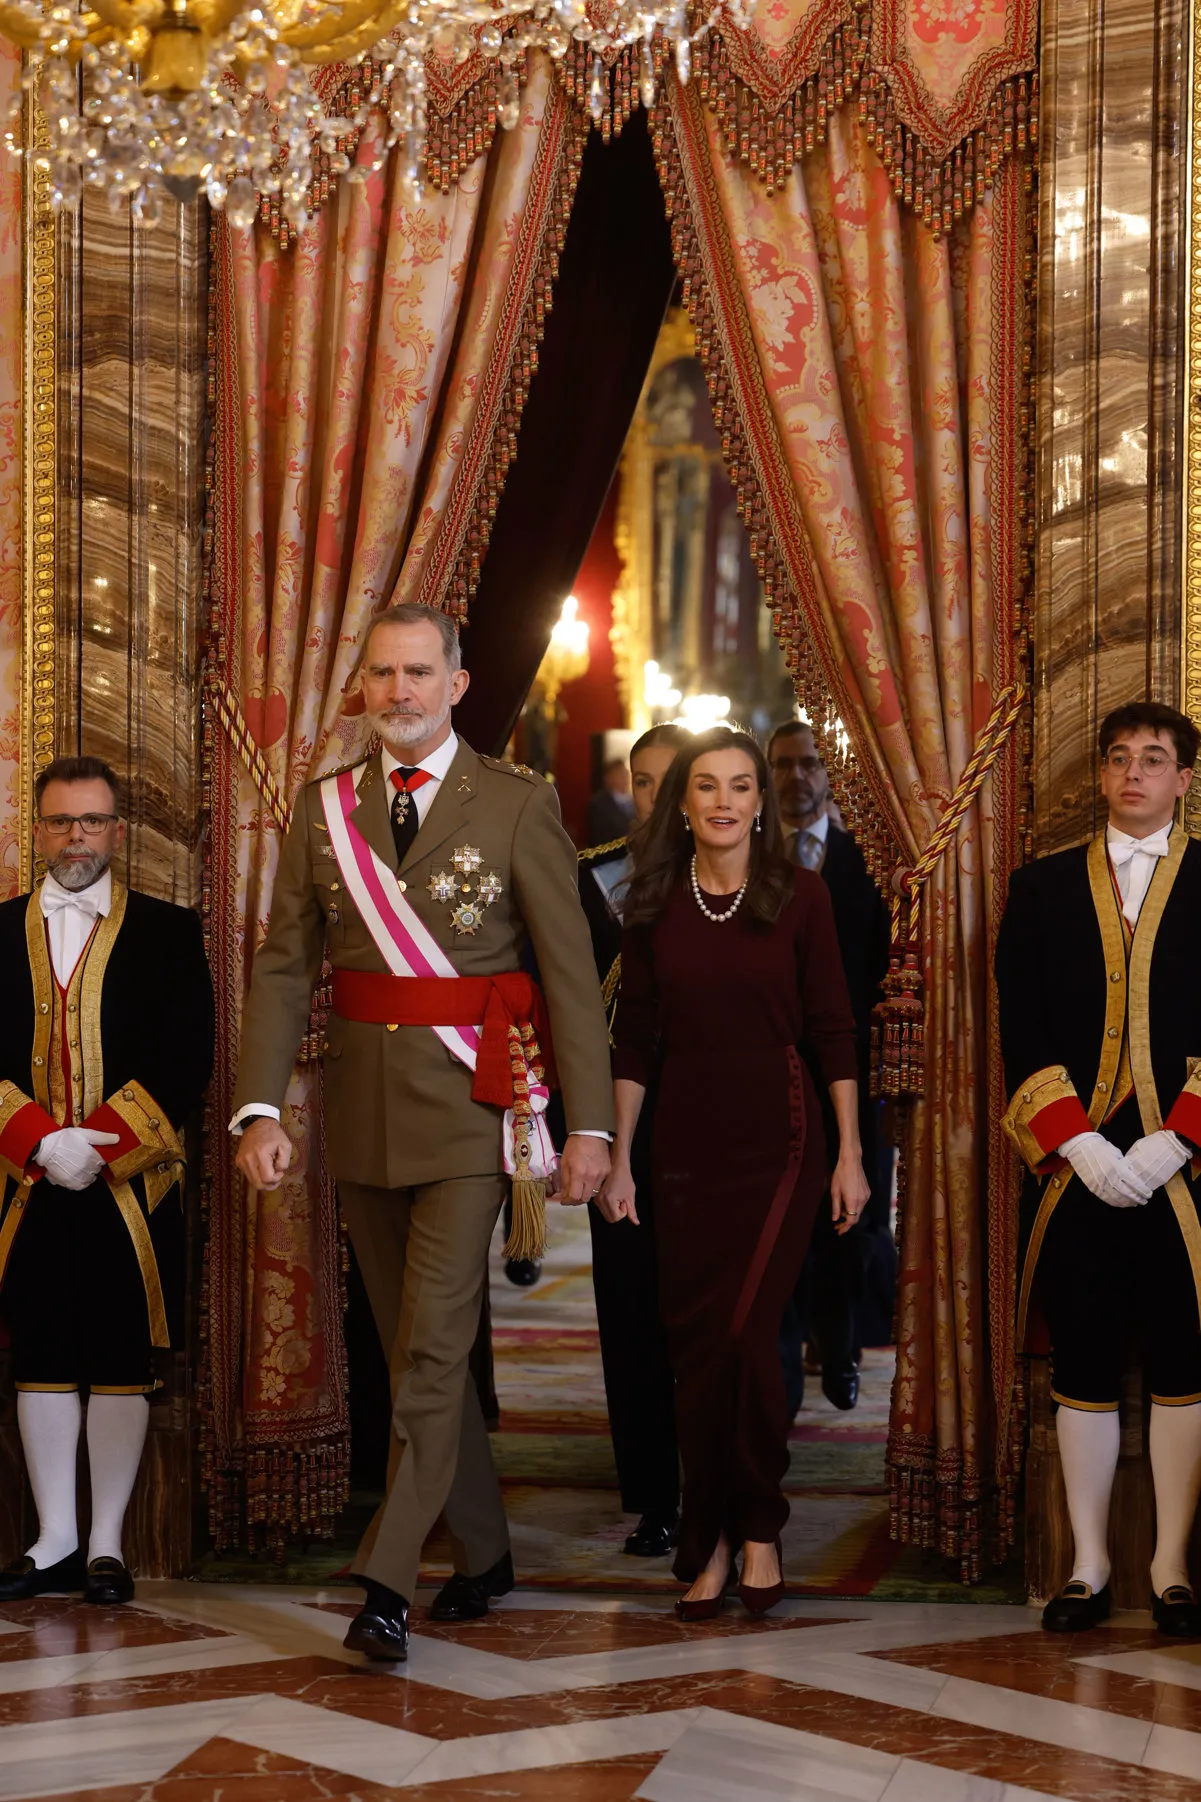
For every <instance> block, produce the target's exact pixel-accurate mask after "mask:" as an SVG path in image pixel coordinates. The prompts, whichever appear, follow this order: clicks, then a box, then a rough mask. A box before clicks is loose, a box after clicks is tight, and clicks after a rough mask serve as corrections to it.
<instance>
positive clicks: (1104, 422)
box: [1034, 0, 1188, 854]
mask: <svg viewBox="0 0 1201 1802" xmlns="http://www.w3.org/2000/svg"><path fill="white" fill-rule="evenodd" d="M1187 28H1188V15H1187V11H1186V9H1185V8H1184V7H1183V6H1182V5H1181V3H1180V0H1151V4H1150V6H1148V5H1147V4H1144V3H1138V0H1079V3H1076V4H1068V0H1044V8H1043V26H1042V29H1043V70H1042V102H1041V118H1042V133H1043V137H1042V146H1041V166H1040V176H1039V180H1040V195H1041V205H1040V226H1039V230H1040V241H1039V243H1040V247H1039V259H1040V267H1039V308H1038V310H1039V337H1038V495H1039V540H1038V557H1037V594H1036V606H1035V680H1036V691H1035V759H1034V766H1035V839H1036V850H1037V851H1038V852H1039V853H1040V854H1042V853H1045V852H1048V851H1054V850H1059V849H1061V848H1063V847H1064V846H1066V845H1072V844H1077V843H1079V842H1080V841H1081V840H1082V839H1084V838H1087V837H1088V836H1089V835H1090V834H1091V833H1092V832H1093V831H1094V830H1095V828H1096V826H1097V824H1098V812H1097V802H1096V788H1095V778H1094V767H1095V750H1094V747H1095V744H1096V728H1097V724H1098V722H1099V721H1100V719H1101V718H1102V716H1103V715H1104V714H1105V712H1106V711H1107V710H1108V709H1109V708H1110V707H1113V706H1115V705H1117V704H1118V702H1120V701H1123V700H1129V699H1132V698H1143V697H1149V698H1153V699H1156V700H1164V701H1168V702H1169V703H1171V704H1173V705H1179V692H1180V575H1181V547H1180V533H1181V513H1180V484H1181V473H1182V467H1183V446H1182V436H1181V433H1182V423H1181V403H1182V378H1183V316H1182V304H1183V211H1182V208H1183V201H1184V180H1185V172H1184V167H1183V158H1184V149H1185V120H1184V99H1185V95H1184V85H1183V70H1184V43H1185V37H1186V34H1187Z"/></svg>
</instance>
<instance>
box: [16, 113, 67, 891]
mask: <svg viewBox="0 0 1201 1802" xmlns="http://www.w3.org/2000/svg"><path fill="white" fill-rule="evenodd" d="M24 127H25V143H26V145H27V147H28V148H29V150H30V151H31V152H32V154H31V155H27V156H26V157H25V159H24V169H25V179H24V188H23V206H22V226H23V236H24V283H23V289H24V293H23V298H24V319H23V321H22V324H23V329H24V344H25V364H24V380H23V384H22V396H21V401H22V405H21V417H22V432H23V443H22V481H23V490H24V493H23V499H24V514H23V521H22V552H21V601H22V619H23V623H24V639H23V646H22V669H21V847H22V852H21V854H22V858H23V860H24V862H23V868H22V885H23V887H25V888H30V887H32V885H33V875H34V869H33V829H32V828H33V782H34V778H35V776H36V775H37V774H38V772H39V771H40V770H43V769H44V768H45V767H46V765H47V764H48V763H50V762H51V761H52V759H53V757H54V634H55V621H54V507H55V490H56V482H57V454H58V438H57V432H56V429H55V421H56V414H57V409H56V390H57V379H58V378H57V369H56V337H57V333H56V319H55V310H56V292H55V287H56V283H55V275H56V267H55V255H56V251H55V246H56V238H57V220H56V218H55V215H54V211H53V209H52V208H51V205H50V176H49V164H48V161H47V159H46V158H45V157H44V156H42V157H40V158H39V154H38V153H39V152H44V151H45V150H46V148H47V146H48V144H49V132H48V130H47V126H46V120H45V117H44V116H43V113H42V110H41V107H40V106H39V105H38V102H37V98H36V95H34V94H32V93H31V94H27V95H26V97H25V106H24ZM39 162H40V163H41V165H42V166H40V167H39Z"/></svg>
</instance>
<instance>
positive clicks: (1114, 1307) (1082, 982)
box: [996, 826, 1201, 1632]
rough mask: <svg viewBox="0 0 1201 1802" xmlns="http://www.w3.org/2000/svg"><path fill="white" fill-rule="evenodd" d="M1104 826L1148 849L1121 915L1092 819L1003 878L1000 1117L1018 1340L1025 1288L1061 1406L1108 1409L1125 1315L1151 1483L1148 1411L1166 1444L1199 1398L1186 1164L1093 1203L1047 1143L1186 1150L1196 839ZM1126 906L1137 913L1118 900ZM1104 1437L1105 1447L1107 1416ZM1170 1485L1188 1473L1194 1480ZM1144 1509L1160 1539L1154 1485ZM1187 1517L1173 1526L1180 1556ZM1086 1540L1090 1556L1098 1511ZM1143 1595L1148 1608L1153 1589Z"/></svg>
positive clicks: (1195, 1119)
mask: <svg viewBox="0 0 1201 1802" xmlns="http://www.w3.org/2000/svg"><path fill="white" fill-rule="evenodd" d="M1109 831H1110V834H1111V835H1112V834H1113V828H1112V827H1111V828H1110V829H1109ZM1119 838H1121V839H1123V840H1124V847H1119V846H1117V845H1116V844H1115V846H1114V847H1113V855H1114V856H1115V858H1118V859H1119V860H1125V861H1128V860H1129V857H1130V855H1131V848H1133V850H1135V851H1137V850H1139V849H1141V848H1143V847H1144V846H1145V847H1146V855H1147V858H1148V862H1149V861H1150V859H1151V858H1152V856H1154V858H1155V868H1154V875H1153V876H1152V877H1151V879H1150V883H1149V886H1148V887H1147V889H1146V892H1145V897H1144V899H1143V900H1142V902H1141V906H1139V907H1138V909H1137V923H1136V924H1135V925H1133V926H1132V925H1131V923H1130V921H1129V920H1128V919H1127V917H1126V912H1125V911H1124V904H1123V892H1122V890H1121V889H1120V888H1119V885H1118V877H1117V875H1116V873H1115V868H1114V866H1113V864H1111V859H1110V847H1109V845H1108V844H1107V835H1106V833H1105V832H1102V833H1100V834H1099V835H1098V836H1097V837H1096V838H1094V839H1093V841H1092V842H1091V844H1089V845H1087V846H1080V847H1078V848H1076V849H1074V850H1070V851H1063V852H1060V853H1058V854H1057V855H1055V856H1052V857H1047V858H1043V859H1041V860H1039V861H1037V862H1035V863H1032V864H1028V865H1027V866H1026V867H1025V868H1023V869H1019V870H1017V871H1015V872H1014V874H1013V877H1012V879H1011V882H1010V890H1009V902H1008V906H1007V908H1006V912H1005V917H1004V920H1003V922H1002V926H1001V931H1000V935H999V939H998V944H997V957H996V975H997V987H998V994H999V1000H1000V1024H1001V1041H1002V1047H1003V1052H1004V1059H1005V1071H1006V1081H1007V1085H1008V1088H1009V1093H1010V1097H1011V1099H1010V1105H1009V1110H1008V1113H1007V1115H1006V1117H1005V1122H1004V1124H1005V1128H1006V1131H1007V1132H1008V1133H1009V1135H1010V1137H1011V1139H1012V1140H1013V1142H1014V1144H1015V1145H1016V1146H1017V1149H1018V1151H1019V1152H1020V1154H1021V1156H1022V1158H1023V1159H1024V1161H1025V1163H1026V1165H1027V1168H1028V1172H1029V1174H1028V1175H1027V1177H1026V1180H1025V1188H1024V1195H1023V1221H1022V1226H1023V1231H1022V1246H1023V1249H1022V1258H1021V1262H1020V1265H1019V1270H1020V1291H1019V1316H1020V1318H1019V1335H1020V1336H1019V1343H1023V1342H1024V1336H1025V1332H1026V1326H1027V1321H1028V1318H1029V1314H1030V1308H1031V1303H1032V1300H1035V1299H1036V1300H1037V1302H1038V1304H1039V1305H1040V1306H1041V1310H1042V1313H1043V1316H1044V1317H1045V1320H1046V1325H1047V1328H1048V1330H1049V1334H1050V1340H1051V1350H1052V1395H1053V1397H1054V1399H1055V1401H1056V1403H1057V1404H1058V1406H1059V1408H1060V1409H1061V1410H1064V1409H1069V1410H1073V1411H1077V1412H1076V1419H1077V1421H1079V1418H1080V1416H1081V1415H1093V1416H1095V1415H1097V1414H1109V1415H1115V1416H1116V1410H1117V1407H1118V1396H1119V1389H1120V1384H1121V1378H1122V1374H1123V1371H1124V1369H1125V1367H1126V1363H1127V1361H1128V1355H1129V1350H1130V1338H1131V1329H1132V1327H1133V1329H1134V1332H1135V1335H1136V1337H1137V1340H1138V1342H1139V1349H1140V1352H1141V1359H1142V1368H1143V1373H1144V1376H1145V1377H1146V1379H1147V1382H1148V1385H1149V1388H1150V1393H1151V1403H1152V1416H1153V1421H1152V1463H1153V1467H1154V1468H1155V1474H1156V1486H1157V1495H1159V1493H1160V1483H1161V1472H1160V1470H1159V1468H1158V1467H1156V1425H1157V1423H1156V1420H1155V1416H1156V1414H1157V1413H1158V1412H1159V1411H1160V1410H1163V1411H1164V1412H1163V1413H1162V1414H1160V1415H1159V1422H1158V1427H1159V1431H1160V1433H1161V1436H1162V1443H1163V1444H1164V1446H1165V1447H1168V1446H1170V1439H1171V1433H1172V1422H1171V1420H1170V1418H1169V1417H1168V1416H1169V1413H1170V1411H1172V1410H1180V1409H1182V1408H1191V1407H1192V1406H1193V1405H1195V1404H1197V1403H1201V1327H1199V1318H1198V1297H1199V1295H1201V1221H1199V1218H1198V1200H1199V1198H1201V1187H1199V1185H1198V1181H1197V1169H1198V1166H1197V1164H1196V1162H1193V1163H1191V1164H1190V1163H1188V1162H1186V1163H1185V1164H1184V1166H1183V1168H1181V1169H1179V1170H1178V1171H1177V1172H1176V1174H1174V1175H1173V1176H1171V1177H1170V1179H1169V1180H1168V1181H1167V1183H1166V1186H1164V1187H1160V1188H1157V1189H1156V1190H1155V1191H1154V1193H1153V1194H1152V1195H1151V1198H1150V1200H1149V1201H1148V1202H1146V1203H1145V1205H1141V1206H1136V1205H1129V1204H1127V1203H1124V1202H1122V1201H1120V1200H1117V1199H1115V1201H1114V1202H1112V1203H1107V1202H1106V1201H1104V1200H1101V1199H1099V1198H1098V1195H1097V1194H1094V1193H1093V1192H1091V1191H1090V1189H1089V1188H1086V1186H1085V1184H1084V1182H1083V1181H1081V1180H1080V1179H1079V1178H1078V1177H1077V1176H1076V1175H1075V1174H1074V1171H1073V1168H1072V1166H1071V1165H1070V1164H1069V1163H1068V1162H1067V1161H1066V1159H1065V1157H1064V1156H1062V1155H1060V1152H1059V1149H1058V1148H1060V1147H1066V1146H1068V1145H1069V1144H1070V1142H1071V1141H1073V1140H1074V1139H1075V1138H1076V1136H1077V1135H1079V1134H1086V1133H1093V1132H1097V1133H1100V1134H1101V1135H1103V1137H1104V1138H1105V1139H1106V1140H1108V1141H1109V1142H1110V1143H1111V1144H1112V1145H1114V1146H1116V1147H1117V1148H1118V1150H1119V1151H1121V1152H1123V1153H1125V1152H1126V1151H1127V1150H1129V1148H1130V1147H1131V1146H1132V1145H1133V1144H1134V1143H1135V1142H1136V1141H1138V1140H1141V1139H1143V1138H1144V1137H1145V1136H1146V1135H1151V1134H1155V1133H1157V1132H1159V1131H1160V1129H1161V1128H1164V1127H1166V1128H1167V1129H1168V1130H1169V1131H1170V1132H1173V1133H1175V1134H1177V1135H1178V1136H1179V1138H1180V1139H1181V1140H1182V1141H1186V1142H1187V1144H1188V1145H1189V1146H1191V1147H1192V1148H1195V1147H1196V1146H1197V1145H1198V1144H1199V1143H1201V948H1199V945H1198V936H1197V935H1198V921H1199V920H1201V844H1198V843H1196V842H1195V841H1193V840H1192V839H1190V838H1189V837H1188V836H1187V835H1186V834H1185V833H1184V831H1183V830H1182V829H1181V828H1180V827H1179V826H1175V827H1172V828H1170V829H1168V828H1165V829H1164V830H1163V831H1162V832H1161V833H1158V834H1156V835H1155V839H1154V841H1152V839H1151V838H1148V839H1147V840H1145V841H1142V842H1141V843H1140V841H1137V840H1131V839H1126V838H1125V835H1119ZM1128 886H1129V880H1128V879H1127V887H1128ZM1126 910H1127V911H1130V912H1133V911H1135V910H1134V908H1133V907H1131V905H1130V903H1129V901H1127V903H1126ZM1068 1424H1069V1425H1070V1424H1071V1417H1069V1422H1068ZM1085 1424H1086V1423H1083V1422H1081V1424H1080V1432H1079V1433H1078V1434H1076V1438H1078V1439H1079V1440H1080V1442H1081V1445H1082V1446H1083V1447H1084V1450H1083V1451H1082V1453H1081V1468H1080V1472H1079V1476H1078V1477H1076V1478H1075V1482H1076V1489H1077V1493H1078V1494H1079V1495H1081V1496H1087V1495H1088V1492H1089V1486H1090V1482H1091V1483H1092V1484H1093V1489H1094V1493H1096V1494H1099V1495H1100V1497H1101V1507H1102V1509H1103V1510H1106V1509H1107V1507H1108V1488H1107V1487H1105V1485H1106V1483H1108V1482H1111V1481H1112V1469H1109V1470H1108V1472H1107V1471H1106V1470H1105V1469H1104V1468H1102V1465H1103V1460H1102V1459H1101V1457H1100V1456H1099V1455H1098V1456H1097V1458H1096V1459H1093V1454H1092V1453H1091V1452H1090V1451H1089V1449H1088V1444H1089V1443H1090V1433H1091V1429H1090V1430H1089V1431H1088V1432H1086V1431H1085ZM1184 1424H1185V1423H1184V1421H1183V1420H1181V1425H1182V1426H1184ZM1062 1425H1063V1423H1062V1421H1061V1447H1062V1444H1063V1438H1062ZM1092 1437H1093V1438H1095V1437H1096V1436H1095V1435H1093V1436H1092ZM1110 1439H1111V1442H1112V1444H1111V1451H1110V1453H1109V1454H1108V1456H1110V1458H1111V1460H1112V1459H1116V1443H1117V1442H1116V1428H1114V1429H1113V1431H1112V1433H1111V1435H1110ZM1073 1456H1075V1453H1073ZM1090 1460H1092V1461H1093V1462H1094V1463H1095V1464H1096V1466H1097V1468H1096V1470H1095V1472H1094V1471H1093V1470H1090V1468H1089V1465H1090ZM1066 1469H1067V1466H1066V1463H1065V1472H1066ZM1182 1481H1183V1482H1184V1483H1185V1484H1186V1486H1187V1484H1190V1483H1192V1481H1193V1477H1192V1476H1189V1475H1187V1474H1186V1475H1185V1476H1184V1477H1183V1478H1182ZM1071 1488H1072V1486H1071V1485H1069V1495H1070V1494H1071ZM1159 1512H1160V1533H1161V1539H1162V1535H1163V1532H1164V1524H1165V1523H1164V1515H1165V1502H1164V1497H1163V1495H1160V1508H1159ZM1189 1512H1190V1513H1191V1509H1190V1510H1189ZM1073 1524H1074V1527H1075V1526H1076V1519H1075V1515H1074V1516H1073ZM1187 1524H1188V1523H1187V1522H1185V1523H1183V1525H1182V1527H1181V1530H1180V1533H1179V1535H1178V1536H1179V1537H1180V1539H1181V1545H1180V1549H1179V1562H1180V1563H1181V1564H1182V1563H1183V1548H1184V1542H1185V1541H1186V1539H1187ZM1079 1537H1080V1532H1079V1528H1077V1539H1078V1540H1079ZM1092 1537H1093V1539H1094V1540H1096V1541H1098V1542H1099V1543H1100V1545H1101V1548H1102V1550H1101V1552H1100V1553H1098V1554H1097V1556H1098V1557H1103V1556H1104V1551H1103V1547H1104V1513H1102V1516H1101V1526H1100V1528H1099V1529H1098V1530H1097V1531H1095V1532H1094V1533H1093V1534H1092ZM1157 1555H1158V1551H1157ZM1078 1556H1079V1552H1078ZM1089 1589H1090V1586H1089V1584H1088V1583H1087V1582H1083V1581H1080V1580H1075V1581H1073V1583H1071V1584H1069V1586H1068V1588H1067V1589H1066V1590H1065V1591H1064V1592H1063V1595H1062V1596H1061V1597H1060V1598H1057V1602H1056V1604H1053V1607H1058V1610H1059V1616H1061V1617H1062V1618H1057V1619H1055V1620H1051V1619H1046V1618H1045V1624H1047V1625H1049V1626H1055V1627H1057V1629H1058V1630H1066V1629H1067V1628H1068V1627H1069V1626H1072V1625H1088V1624H1092V1620H1093V1619H1094V1618H1101V1617H1103V1613H1104V1611H1105V1608H1106V1607H1107V1605H1108V1592H1107V1589H1106V1590H1105V1591H1104V1592H1098V1593H1097V1594H1095V1595H1094V1594H1090V1593H1089ZM1173 1599H1175V1600H1178V1601H1180V1602H1181V1603H1182V1604H1184V1608H1185V1610H1186V1611H1187V1613H1188V1618H1189V1620H1190V1621H1191V1620H1192V1619H1193V1617H1194V1615H1195V1613H1196V1610H1195V1607H1191V1608H1189V1607H1188V1603H1190V1602H1191V1597H1190V1596H1189V1595H1188V1592H1187V1591H1185V1592H1184V1594H1183V1596H1179V1597H1175V1598H1173ZM1156 1600H1157V1618H1159V1614H1160V1608H1159V1604H1160V1603H1161V1602H1162V1598H1157V1599H1156ZM1065 1601H1066V1604H1067V1606H1066V1607H1065V1606H1064V1603H1065ZM1097 1604H1100V1606H1099V1607H1098V1606H1097ZM1168 1612H1169V1613H1170V1612H1171V1611H1170V1610H1169V1611H1168ZM1180 1620H1181V1623H1182V1624H1181V1625H1180V1626H1175V1625H1172V1624H1168V1626H1167V1630H1168V1631H1170V1632H1171V1631H1183V1630H1184V1625H1183V1623H1184V1612H1182V1613H1181V1615H1180ZM1163 1624H1164V1622H1163V1621H1162V1620H1161V1625H1163ZM1190 1630H1195V1629H1192V1628H1190Z"/></svg>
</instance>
